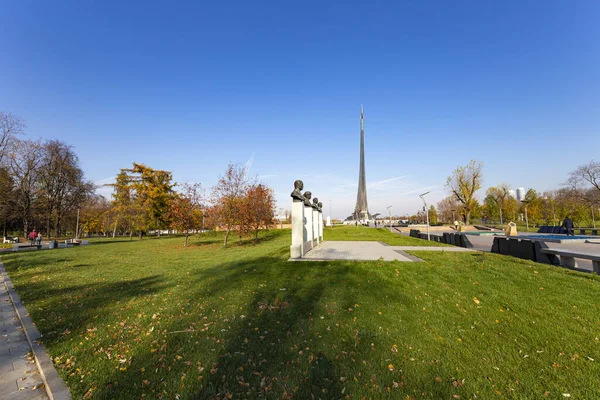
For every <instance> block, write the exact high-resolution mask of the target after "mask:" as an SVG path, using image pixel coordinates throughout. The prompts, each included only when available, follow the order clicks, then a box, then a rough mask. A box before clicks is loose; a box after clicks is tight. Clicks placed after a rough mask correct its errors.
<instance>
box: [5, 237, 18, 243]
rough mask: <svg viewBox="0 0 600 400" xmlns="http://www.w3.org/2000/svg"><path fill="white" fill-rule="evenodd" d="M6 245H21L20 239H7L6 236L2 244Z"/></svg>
mask: <svg viewBox="0 0 600 400" xmlns="http://www.w3.org/2000/svg"><path fill="white" fill-rule="evenodd" d="M6 243H8V244H13V243H19V238H18V237H16V236H15V237H6V236H4V237H3V238H2V244H6Z"/></svg>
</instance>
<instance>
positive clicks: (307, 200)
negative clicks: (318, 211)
mask: <svg viewBox="0 0 600 400" xmlns="http://www.w3.org/2000/svg"><path fill="white" fill-rule="evenodd" d="M311 197H312V193H311V192H304V205H305V206H307V207H311V204H310V198H311Z"/></svg>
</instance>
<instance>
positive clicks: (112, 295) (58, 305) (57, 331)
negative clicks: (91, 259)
mask: <svg viewBox="0 0 600 400" xmlns="http://www.w3.org/2000/svg"><path fill="white" fill-rule="evenodd" d="M81 266H85V265H81ZM165 288H166V285H165V284H164V283H163V278H162V276H160V275H152V276H148V277H144V278H139V279H134V280H128V281H121V282H113V283H96V284H92V285H72V286H65V287H59V288H57V287H53V286H52V284H51V283H49V282H48V281H37V282H32V281H30V282H29V283H28V285H27V290H26V291H23V293H19V296H20V297H21V299H22V300H23V303H24V304H25V305H26V306H27V304H31V303H37V304H43V307H38V308H30V309H29V311H30V313H31V315H32V317H33V319H34V320H35V321H36V324H37V325H38V326H39V328H40V330H41V331H43V332H44V333H45V334H44V342H46V343H52V342H54V341H58V340H61V337H62V335H63V332H66V331H73V332H77V331H81V330H85V329H86V326H87V325H88V324H89V322H90V321H91V320H92V319H94V318H96V317H97V316H98V315H99V314H101V313H102V312H103V311H104V310H105V309H109V308H110V307H109V306H110V305H112V304H114V303H118V302H123V301H127V300H129V299H133V298H138V297H140V296H149V295H152V294H154V293H156V292H159V291H161V290H164V289H165ZM82 310H85V311H82Z"/></svg>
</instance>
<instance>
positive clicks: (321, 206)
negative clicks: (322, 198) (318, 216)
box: [319, 202, 323, 212]
mask: <svg viewBox="0 0 600 400" xmlns="http://www.w3.org/2000/svg"><path fill="white" fill-rule="evenodd" d="M319 211H321V212H322V211H323V203H321V202H319Z"/></svg>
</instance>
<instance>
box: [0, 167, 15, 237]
mask: <svg viewBox="0 0 600 400" xmlns="http://www.w3.org/2000/svg"><path fill="white" fill-rule="evenodd" d="M14 186H15V184H14V180H13V178H12V176H11V175H10V171H9V170H8V169H7V168H4V167H2V166H0V218H2V232H3V233H2V235H3V236H4V237H6V224H7V223H8V221H9V220H10V218H11V215H12V212H11V211H12V210H13V209H14V208H15V206H16V202H15V191H14Z"/></svg>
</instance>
